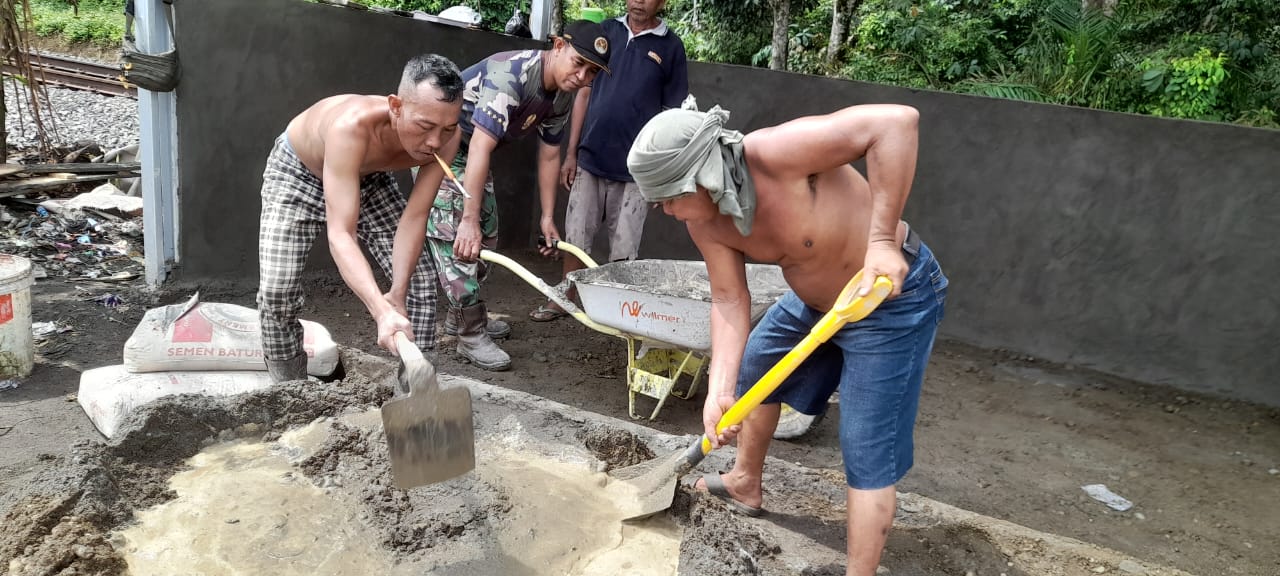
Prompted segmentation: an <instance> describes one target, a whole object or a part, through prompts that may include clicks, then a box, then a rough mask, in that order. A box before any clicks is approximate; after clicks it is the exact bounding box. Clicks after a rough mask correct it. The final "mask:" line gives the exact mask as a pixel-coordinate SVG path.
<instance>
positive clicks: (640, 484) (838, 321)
mask: <svg viewBox="0 0 1280 576" xmlns="http://www.w3.org/2000/svg"><path fill="white" fill-rule="evenodd" d="M861 284H862V272H858V273H857V274H855V275H854V277H853V278H852V279H850V280H849V283H848V284H846V285H845V287H844V289H843V290H841V291H840V295H839V296H838V297H836V302H835V304H834V305H833V306H832V307H831V311H829V312H827V313H826V315H824V316H823V317H822V319H821V320H819V321H818V323H817V324H815V325H814V327H813V328H812V329H810V330H809V334H808V335H807V336H805V337H804V339H803V340H801V341H800V342H799V343H798V344H796V345H795V347H794V348H792V349H791V351H790V352H787V354H786V356H783V357H782V359H781V360H779V361H778V363H777V364H774V365H773V368H770V369H769V371H768V372H766V373H765V374H764V376H761V377H760V379H759V380H757V381H756V383H755V384H753V385H752V386H751V388H750V389H748V390H747V393H746V394H743V395H742V397H741V398H739V399H738V401H737V402H735V403H734V404H733V406H732V407H730V408H729V410H728V411H726V412H725V413H724V415H723V416H721V417H720V422H719V423H718V424H716V433H717V434H719V433H720V432H724V431H725V430H726V429H727V428H729V427H730V426H734V425H737V424H740V423H742V421H743V420H744V419H745V418H746V417H747V414H750V413H751V411H752V410H755V409H756V407H757V406H759V405H760V403H761V402H763V401H764V400H765V398H768V397H769V395H770V394H772V393H773V391H774V390H777V389H778V386H780V385H781V384H782V382H783V381H785V380H786V379H787V377H788V376H790V375H791V373H792V372H794V371H795V369H796V367H798V366H799V365H800V363H801V362H804V360H805V359H806V358H808V357H809V354H812V353H813V351H814V349H815V348H817V347H818V345H820V344H822V343H824V342H826V341H827V340H829V339H831V337H832V336H833V335H835V333H836V332H837V331H839V330H840V329H841V328H843V327H844V325H845V324H848V323H849V322H857V321H858V320H861V319H863V318H866V317H867V316H868V315H869V314H871V312H873V311H874V310H875V309H876V307H877V306H879V305H880V303H881V302H883V301H884V299H885V297H887V296H888V295H889V293H890V292H892V291H893V283H892V282H890V281H889V279H888V278H887V277H884V276H880V277H877V278H876V281H875V283H874V284H873V286H872V288H871V292H870V293H869V294H867V295H866V296H861V297H860V296H858V295H857V293H858V287H859V286H860V285H861ZM709 452H711V440H709V439H707V436H706V435H705V434H704V435H703V436H702V438H700V439H699V440H698V441H697V442H694V443H693V445H691V446H689V448H688V449H687V450H684V451H682V452H677V453H675V454H673V455H671V456H669V457H667V458H662V459H654V460H650V461H648V462H643V463H640V464H636V465H635V466H629V467H627V468H620V469H618V470H616V471H614V473H613V475H614V477H615V478H617V479H620V480H622V481H623V482H625V483H626V484H629V485H630V486H631V488H633V489H634V491H635V498H634V501H633V502H620V503H619V508H620V509H622V510H623V512H624V514H625V517H624V518H623V519H624V520H634V519H638V518H644V517H646V516H651V515H653V514H656V513H658V512H661V511H663V510H666V509H667V508H670V507H671V501H672V499H673V498H675V492H676V481H677V480H678V479H679V477H680V476H683V475H684V474H686V473H687V472H688V471H689V470H692V469H693V467H694V466H697V465H698V463H700V462H702V459H703V458H704V457H705V456H706V455H707V454H708V453H709ZM626 492H627V493H630V490H627V491H626Z"/></svg>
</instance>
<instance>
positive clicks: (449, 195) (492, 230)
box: [427, 154, 498, 307]
mask: <svg viewBox="0 0 1280 576" xmlns="http://www.w3.org/2000/svg"><path fill="white" fill-rule="evenodd" d="M465 163H466V159H465V158H464V157H463V155H461V154H459V155H458V158H457V159H455V160H454V162H453V166H452V168H453V172H454V174H457V175H458V180H459V181H462V180H463V170H464V168H465ZM467 192H470V193H472V194H474V193H475V192H474V191H472V190H468V191H467ZM483 194H484V200H483V203H482V204H481V206H480V246H481V248H486V249H489V250H493V249H494V248H496V247H497V246H498V202H497V199H496V198H495V197H494V194H493V176H492V175H490V176H489V177H488V178H486V179H485V184H484V192H483ZM465 201H466V198H465V197H464V196H463V195H462V191H461V190H460V189H459V188H458V187H457V185H455V184H454V183H453V182H451V181H450V180H449V179H448V178H446V179H445V180H444V183H443V184H441V186H440V191H439V192H438V193H437V194H436V201H435V204H434V205H432V206H431V216H430V217H429V218H427V245H428V246H429V247H430V249H431V258H432V259H434V260H435V263H436V273H437V274H439V275H440V285H441V286H443V287H444V293H445V296H446V297H448V299H449V303H450V304H451V305H453V306H455V307H459V306H460V307H466V306H472V305H475V304H479V303H480V283H481V282H482V281H483V280H484V278H485V277H486V276H487V275H488V274H489V266H488V264H486V263H485V262H483V261H481V260H476V261H475V262H462V261H459V260H458V259H457V258H454V256H453V240H454V238H455V237H456V235H457V232H458V224H460V223H461V222H462V208H463V203H464V202H465Z"/></svg>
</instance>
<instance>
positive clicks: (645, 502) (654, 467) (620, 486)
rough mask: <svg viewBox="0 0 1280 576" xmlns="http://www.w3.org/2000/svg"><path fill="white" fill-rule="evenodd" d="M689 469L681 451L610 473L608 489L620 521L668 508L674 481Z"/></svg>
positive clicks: (674, 487)
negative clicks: (620, 513)
mask: <svg viewBox="0 0 1280 576" xmlns="http://www.w3.org/2000/svg"><path fill="white" fill-rule="evenodd" d="M688 469H689V462H688V461H687V459H686V457H685V453H684V452H677V453H675V454H673V455H671V456H669V457H667V458H661V459H656V460H650V461H648V462H641V463H640V464H636V465H635V466H628V467H626V468H619V469H617V470H615V471H614V472H613V484H615V486H616V488H615V489H614V490H612V491H611V495H612V496H613V498H614V500H615V504H616V506H617V508H618V509H619V510H621V511H622V513H623V518H622V519H623V521H627V520H641V519H644V518H648V517H649V516H652V515H654V514H657V513H659V512H662V511H664V510H666V509H668V508H670V507H671V502H672V501H673V500H674V499H675V496H676V482H677V480H678V479H679V477H680V475H681V474H682V473H684V472H686V471H688Z"/></svg>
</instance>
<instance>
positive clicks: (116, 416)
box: [76, 366, 271, 438]
mask: <svg viewBox="0 0 1280 576" xmlns="http://www.w3.org/2000/svg"><path fill="white" fill-rule="evenodd" d="M268 386H271V376H270V375H268V374H267V373H266V372H246V371H226V372H152V373H149V374H135V373H132V372H130V371H129V370H128V369H127V368H126V367H124V366H104V367H102V368H94V369H92V370H86V371H85V372H84V373H83V374H81V375H80V391H79V392H78V393H77V394H76V401H77V402H79V403H80V407H81V408H84V412H85V414H88V415H89V420H92V421H93V425H94V426H97V427H98V431H99V432H102V435H103V436H106V437H107V438H111V437H112V436H113V435H115V433H116V429H117V428H118V427H119V426H120V423H121V422H123V421H124V419H125V418H126V417H128V416H129V414H132V413H133V411H134V410H137V409H138V408H139V407H140V406H142V405H143V404H146V403H148V402H151V401H152V400H155V399H157V398H160V397H162V396H172V395H174V394H201V395H204V396H230V395H232V394H240V393H242V392H252V391H254V390H261V389H263V388H266V387H268Z"/></svg>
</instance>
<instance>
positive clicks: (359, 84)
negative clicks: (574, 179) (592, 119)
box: [174, 0, 539, 283]
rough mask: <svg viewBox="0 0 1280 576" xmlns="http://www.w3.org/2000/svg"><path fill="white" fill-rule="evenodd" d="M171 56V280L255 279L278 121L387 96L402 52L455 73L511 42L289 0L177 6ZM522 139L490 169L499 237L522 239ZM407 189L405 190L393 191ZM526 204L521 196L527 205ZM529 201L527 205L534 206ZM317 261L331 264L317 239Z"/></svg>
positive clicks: (529, 154)
mask: <svg viewBox="0 0 1280 576" xmlns="http://www.w3.org/2000/svg"><path fill="white" fill-rule="evenodd" d="M175 7H176V9H177V15H176V28H177V29H178V30H177V35H176V44H177V47H178V54H179V58H180V59H181V62H182V80H181V83H180V84H179V86H178V89H177V97H178V101H179V102H180V103H181V104H179V106H178V141H179V142H178V148H179V150H178V153H179V164H180V168H179V190H180V192H179V195H180V200H179V204H180V208H179V218H180V220H181V227H182V231H181V234H180V239H179V246H178V252H179V265H178V268H177V269H176V270H175V271H174V278H175V280H176V281H177V282H200V281H205V280H211V279H243V280H244V281H245V282H254V283H256V281H257V274H258V259H257V258H258V255H257V247H258V236H257V234H258V214H259V211H260V206H261V203H260V200H259V191H260V189H261V187H262V169H263V167H264V166H265V165H266V159H267V153H268V152H270V151H271V146H272V142H273V140H274V139H275V137H276V136H278V135H279V134H280V133H281V132H283V131H284V128H285V126H286V125H287V124H288V122H289V120H290V119H292V118H293V117H294V116H295V115H297V114H298V113H299V112H301V111H302V110H304V109H306V108H307V107H308V106H310V105H311V104H313V103H315V102H316V101H317V100H319V99H321V98H325V97H327V96H332V95H334V94H343V93H357V94H390V93H392V92H394V91H395V90H396V86H397V85H398V84H399V82H400V72H401V70H402V69H403V67H404V63H405V62H406V61H407V60H408V59H409V58H410V57H412V56H414V55H417V54H421V53H424V52H435V53H438V54H442V55H444V56H447V57H449V58H450V59H452V60H453V61H454V62H456V63H457V64H458V66H459V67H460V68H465V67H466V66H468V65H470V64H473V63H475V62H476V61H478V60H480V59H481V58H484V57H486V56H488V55H490V54H492V53H494V52H500V51H503V50H516V49H522V48H529V47H536V46H538V45H539V44H538V43H536V42H533V41H531V40H522V39H519V38H513V37H509V36H504V35H501V34H491V33H488V32H478V31H468V30H463V29H460V28H455V27H452V26H444V25H439V24H434V23H430V22H423V21H419V20H412V19H409V18H403V17H397V16H389V15H384V14H376V13H372V12H363V11H357V10H351V9H347V8H340V7H334V6H328V5H321V4H312V3H306V2H301V1H300V0H218V1H216V2H176V3H175ZM532 144H533V143H532V142H521V143H518V144H515V145H511V146H507V147H504V148H503V149H502V150H501V151H499V153H498V154H497V155H496V156H495V160H494V166H493V172H494V180H495V184H496V186H497V188H496V190H498V195H499V205H500V206H501V207H502V212H501V214H500V215H499V218H500V219H501V221H502V225H503V229H504V232H505V233H506V234H507V235H508V237H510V238H521V239H522V242H523V241H527V239H528V238H529V235H530V234H531V230H532V225H533V224H534V222H531V221H529V219H528V218H526V216H527V215H528V211H527V208H525V207H524V206H523V205H524V204H525V199H524V198H517V197H518V196H531V197H532V196H534V195H536V191H535V189H534V188H532V185H531V181H529V180H528V179H527V178H526V176H525V175H526V173H527V172H529V171H530V169H531V167H532V166H533V165H534V160H535V156H534V148H533V146H532ZM403 191H404V192H405V193H408V189H404V190H403ZM530 201H532V200H530ZM535 205H536V204H535ZM316 246H317V248H316V249H315V250H313V251H312V264H313V265H314V266H316V267H324V266H332V263H331V261H330V260H329V256H328V248H327V246H326V244H325V241H324V239H323V237H322V238H321V240H320V241H319V242H317V243H316Z"/></svg>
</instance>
